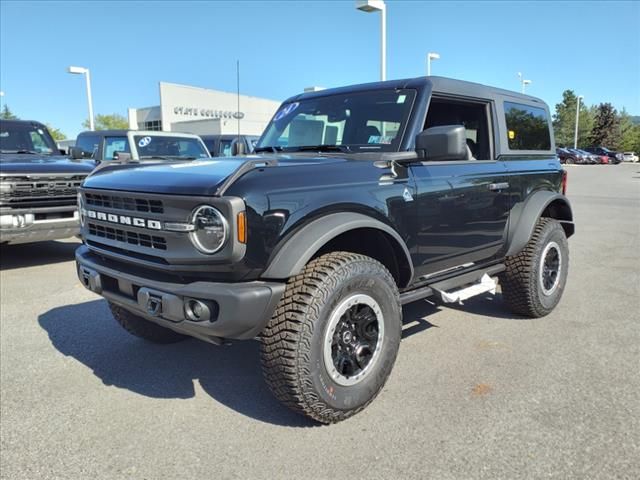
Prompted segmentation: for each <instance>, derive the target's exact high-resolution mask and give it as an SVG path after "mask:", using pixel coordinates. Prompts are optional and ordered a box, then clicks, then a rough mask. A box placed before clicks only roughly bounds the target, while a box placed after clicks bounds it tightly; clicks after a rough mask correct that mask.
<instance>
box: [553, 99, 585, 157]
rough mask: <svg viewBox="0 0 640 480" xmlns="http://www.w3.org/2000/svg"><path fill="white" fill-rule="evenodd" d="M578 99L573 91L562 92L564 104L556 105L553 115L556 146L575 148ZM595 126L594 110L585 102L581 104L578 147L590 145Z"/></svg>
mask: <svg viewBox="0 0 640 480" xmlns="http://www.w3.org/2000/svg"><path fill="white" fill-rule="evenodd" d="M577 101H578V97H576V94H575V93H574V92H573V90H565V91H564V92H562V102H560V103H558V104H556V111H555V113H554V115H553V131H554V133H555V139H556V145H558V146H567V147H573V143H574V137H575V128H576V102H577ZM592 124H593V114H592V110H591V109H590V108H588V107H587V106H586V105H585V104H584V102H582V101H581V102H580V119H579V121H578V147H581V146H582V147H585V146H586V144H587V143H589V135H590V133H591V128H592Z"/></svg>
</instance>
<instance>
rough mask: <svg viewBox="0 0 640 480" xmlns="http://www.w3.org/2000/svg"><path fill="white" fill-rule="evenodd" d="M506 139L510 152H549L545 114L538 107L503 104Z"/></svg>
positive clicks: (547, 125) (547, 124)
mask: <svg viewBox="0 0 640 480" xmlns="http://www.w3.org/2000/svg"><path fill="white" fill-rule="evenodd" d="M504 113H505V119H506V121H507V138H508V140H509V149H510V150H549V149H550V148H551V137H550V136H549V120H548V119H547V112H546V111H545V110H544V109H542V108H538V107H531V106H529V105H522V104H520V103H511V102H504Z"/></svg>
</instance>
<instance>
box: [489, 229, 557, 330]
mask: <svg viewBox="0 0 640 480" xmlns="http://www.w3.org/2000/svg"><path fill="white" fill-rule="evenodd" d="M505 264H506V267H507V268H506V270H505V271H504V272H503V273H502V275H501V276H500V284H501V285H502V295H503V297H504V299H505V302H506V303H507V305H508V306H509V308H510V309H511V311H513V312H514V313H518V314H521V315H525V316H527V317H534V318H537V317H543V316H545V315H548V314H549V313H551V311H552V310H553V309H554V308H555V306H556V305H557V304H558V302H560V298H561V297H562V293H563V292H564V287H565V285H566V283H567V274H568V272H569V244H568V242H567V237H566V235H565V233H564V229H563V228H562V226H561V225H560V223H558V222H557V221H556V220H554V219H552V218H540V219H539V220H538V223H537V224H536V227H535V229H534V231H533V235H531V239H530V240H529V243H527V245H526V246H525V247H524V249H522V251H521V252H520V253H518V254H517V255H514V256H512V257H508V258H507V261H506V262H505Z"/></svg>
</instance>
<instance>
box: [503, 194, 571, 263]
mask: <svg viewBox="0 0 640 480" xmlns="http://www.w3.org/2000/svg"><path fill="white" fill-rule="evenodd" d="M545 210H547V211H548V212H549V214H548V215H545V216H549V217H551V218H555V219H556V220H558V221H559V222H560V223H561V224H562V227H563V228H564V231H565V233H566V235H567V237H570V236H571V235H573V233H574V230H575V226H574V224H573V212H572V210H571V204H570V203H569V200H568V199H567V197H565V196H564V195H562V194H561V193H557V192H550V191H546V190H545V191H539V192H536V193H534V194H533V195H532V196H531V197H530V198H529V199H527V200H526V201H525V202H522V203H520V204H517V205H516V206H515V207H513V209H512V210H511V214H510V215H509V236H508V247H507V253H506V255H507V256H512V255H516V254H517V253H518V252H520V251H521V250H522V249H523V248H524V247H525V246H526V245H527V243H528V242H529V239H530V238H531V235H533V231H534V229H535V228H536V223H537V222H538V219H539V218H540V217H542V216H543V214H544V213H545Z"/></svg>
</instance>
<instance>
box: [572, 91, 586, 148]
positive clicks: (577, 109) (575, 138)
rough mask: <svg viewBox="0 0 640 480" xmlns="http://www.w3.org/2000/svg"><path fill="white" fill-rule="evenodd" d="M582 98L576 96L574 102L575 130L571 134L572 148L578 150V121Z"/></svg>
mask: <svg viewBox="0 0 640 480" xmlns="http://www.w3.org/2000/svg"><path fill="white" fill-rule="evenodd" d="M583 98H584V96H582V95H578V101H577V102H576V129H575V133H574V134H573V148H578V121H579V120H580V100H582V99H583Z"/></svg>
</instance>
